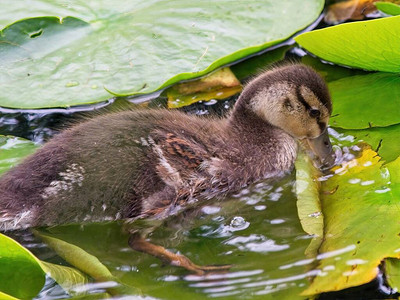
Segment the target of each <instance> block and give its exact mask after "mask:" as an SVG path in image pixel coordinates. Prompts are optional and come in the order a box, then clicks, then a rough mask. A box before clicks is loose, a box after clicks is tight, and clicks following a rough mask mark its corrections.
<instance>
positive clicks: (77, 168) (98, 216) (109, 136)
mask: <svg viewBox="0 0 400 300" xmlns="http://www.w3.org/2000/svg"><path fill="white" fill-rule="evenodd" d="M331 111H332V105H331V100H330V96H329V92H328V89H327V86H326V84H325V82H324V81H323V79H322V78H321V77H320V76H319V75H318V74H317V73H316V72H315V71H314V70H312V69H311V68H309V67H307V66H304V65H301V64H294V65H288V66H283V67H278V68H275V69H272V70H269V71H266V72H264V73H262V74H260V75H259V76H257V77H255V78H254V79H253V80H251V81H250V82H249V83H248V84H247V85H246V86H245V87H244V89H243V92H242V93H241V95H240V97H239V99H238V100H237V102H236V104H235V105H234V108H233V109H232V111H231V113H230V114H229V116H228V117H227V118H220V119H216V118H215V119H209V118H201V117H198V116H190V115H187V114H184V113H183V112H179V111H168V110H163V109H158V110H135V111H123V112H117V113H110V114H106V115H102V116H98V117H96V118H94V119H92V120H87V121H84V122H82V123H80V124H77V125H75V126H73V127H71V128H69V129H67V130H65V131H64V132H62V133H60V134H59V135H57V136H55V137H54V138H53V139H52V140H51V141H49V142H48V143H47V144H45V145H44V146H43V147H42V148H41V149H40V150H38V151H37V152H36V153H35V154H33V155H32V156H30V157H28V158H27V159H26V160H25V161H24V162H22V163H21V164H20V165H18V166H16V167H15V168H13V169H11V170H10V171H9V172H8V173H6V174H5V175H3V176H2V177H1V178H0V230H3V231H6V230H14V229H21V228H27V227H32V226H48V225H55V224H65V223H73V222H95V221H104V220H116V219H130V220H132V219H138V218H160V219H162V218H165V217H167V216H169V215H171V214H174V213H176V212H177V211H179V210H180V208H182V207H185V205H187V204H188V203H192V202H196V201H198V202H201V201H203V200H207V199H211V198H213V199H219V198H223V197H224V196H225V195H226V194H228V193H231V192H234V191H237V190H239V189H241V188H243V187H245V186H247V185H249V184H251V183H253V182H256V181H259V180H262V179H266V178H276V177H280V176H283V175H284V174H287V173H288V172H290V171H291V170H292V168H293V164H294V160H295V158H296V153H297V147H298V146H297V141H296V140H302V141H306V142H307V143H308V144H309V147H310V148H311V149H312V150H313V151H314V153H315V155H316V156H317V157H319V160H320V162H321V164H322V165H325V166H330V165H332V164H333V163H334V160H335V157H334V154H333V151H332V146H331V144H330V142H329V137H328V134H327V125H328V120H329V116H330V114H331ZM134 240H135V242H136V243H137V244H140V243H138V240H137V239H134ZM135 242H134V241H133V240H132V241H131V244H134V243H135ZM141 243H142V244H143V243H145V242H144V241H142V242H141ZM136 249H137V250H140V251H142V250H143V249H141V248H140V246H136ZM174 259H175V260H176V258H174Z"/></svg>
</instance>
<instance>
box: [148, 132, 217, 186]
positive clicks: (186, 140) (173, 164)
mask: <svg viewBox="0 0 400 300" xmlns="http://www.w3.org/2000/svg"><path fill="white" fill-rule="evenodd" d="M153 151H154V153H155V154H156V157H157V159H158V164H157V166H156V169H157V173H158V175H159V176H160V177H161V179H162V180H163V181H164V182H165V183H166V184H167V185H169V186H173V187H175V189H176V190H179V189H182V188H183V187H185V186H188V185H191V184H193V183H194V181H195V180H196V178H201V177H203V176H202V175H203V174H202V173H203V170H202V168H201V165H202V163H203V162H204V161H205V160H208V159H209V157H210V155H209V153H208V151H207V149H206V148H205V146H204V145H202V144H201V143H199V142H196V141H195V140H193V139H192V138H190V137H187V136H183V135H179V134H177V133H173V132H158V133H157V135H156V138H155V141H154V145H153Z"/></svg>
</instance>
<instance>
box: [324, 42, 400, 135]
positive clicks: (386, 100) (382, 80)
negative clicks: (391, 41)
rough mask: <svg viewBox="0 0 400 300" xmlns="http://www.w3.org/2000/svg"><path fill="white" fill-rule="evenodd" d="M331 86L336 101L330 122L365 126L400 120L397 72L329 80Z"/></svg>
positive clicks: (346, 125) (399, 91) (399, 84)
mask: <svg viewBox="0 0 400 300" xmlns="http://www.w3.org/2000/svg"><path fill="white" fill-rule="evenodd" d="M399 41H400V39H399ZM399 49H400V48H399ZM328 86H329V90H330V92H331V96H332V102H333V112H332V117H331V119H330V125H331V126H334V127H341V128H347V129H364V128H370V127H382V126H389V125H393V124H398V123H400V118H399V115H400V77H399V76H398V75H395V74H390V73H373V74H366V75H357V76H351V77H346V78H342V79H339V80H336V81H333V82H330V83H329V84H328Z"/></svg>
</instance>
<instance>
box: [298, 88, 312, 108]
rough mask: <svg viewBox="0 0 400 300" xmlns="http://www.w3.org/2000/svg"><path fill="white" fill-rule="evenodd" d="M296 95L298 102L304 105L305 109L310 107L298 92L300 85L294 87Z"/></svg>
mask: <svg viewBox="0 0 400 300" xmlns="http://www.w3.org/2000/svg"><path fill="white" fill-rule="evenodd" d="M296 96H297V99H299V101H300V103H301V104H303V105H304V107H305V108H306V110H310V109H311V106H310V105H309V104H308V103H307V102H306V100H304V97H303V95H302V94H301V92H300V86H297V88H296Z"/></svg>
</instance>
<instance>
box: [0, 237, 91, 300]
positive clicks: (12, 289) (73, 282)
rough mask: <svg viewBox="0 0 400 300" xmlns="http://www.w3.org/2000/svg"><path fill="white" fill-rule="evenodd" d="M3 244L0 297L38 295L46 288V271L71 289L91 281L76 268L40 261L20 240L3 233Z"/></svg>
mask: <svg viewBox="0 0 400 300" xmlns="http://www.w3.org/2000/svg"><path fill="white" fill-rule="evenodd" d="M0 244H1V247H0V299H14V298H13V297H12V296H14V297H17V298H22V299H28V298H33V297H35V296H36V295H37V294H38V293H39V291H40V290H41V289H42V288H43V285H44V283H45V274H47V275H49V276H50V277H52V278H53V279H54V280H55V281H56V282H57V283H58V284H59V285H60V286H61V287H62V288H63V289H64V290H66V291H67V292H70V291H71V289H72V287H76V286H77V285H82V284H85V283H87V282H88V281H89V278H88V277H87V276H86V275H84V274H83V273H81V272H80V271H78V270H76V269H74V268H70V267H66V266H61V265H55V264H52V263H48V262H42V261H40V260H39V259H37V258H36V257H35V256H34V255H33V254H32V253H31V252H29V251H28V250H27V249H25V248H24V247H22V246H21V245H20V244H19V243H17V242H16V241H14V240H13V239H11V238H9V237H7V236H5V235H3V234H1V233H0ZM72 292H73V291H72ZM7 297H8V298H7Z"/></svg>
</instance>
